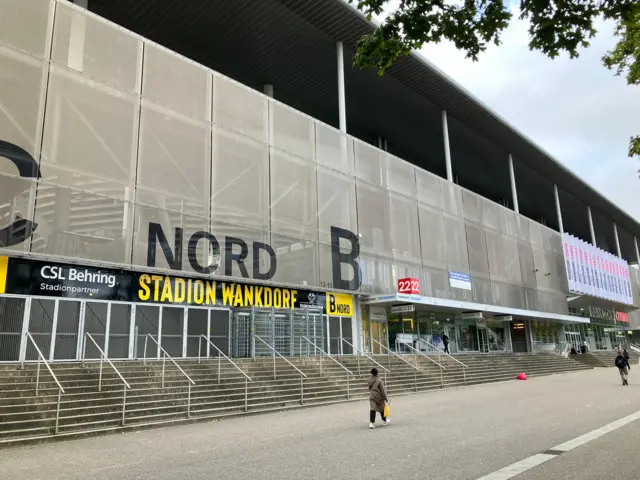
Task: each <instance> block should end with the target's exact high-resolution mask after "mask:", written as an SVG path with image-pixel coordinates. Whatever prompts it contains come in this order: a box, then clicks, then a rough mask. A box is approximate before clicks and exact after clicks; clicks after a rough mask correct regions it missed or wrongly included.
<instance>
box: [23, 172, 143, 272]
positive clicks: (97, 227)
mask: <svg viewBox="0 0 640 480" xmlns="http://www.w3.org/2000/svg"><path fill="white" fill-rule="evenodd" d="M35 212H36V219H37V221H38V228H37V230H36V231H35V233H34V235H33V237H32V246H31V250H32V251H33V252H34V253H46V254H48V255H61V256H66V257H75V258H84V259H89V260H102V261H105V262H115V263H129V251H130V250H129V247H130V244H131V215H130V212H131V205H130V204H128V203H126V202H124V201H122V200H119V199H116V198H111V197H105V196H102V195H96V194H93V193H89V192H84V191H81V190H72V189H69V188H64V187H58V186H54V185H51V184H48V183H44V182H41V183H40V184H39V185H38V191H37V196H36V211H35ZM145 260H146V259H145ZM145 264H146V262H145Z"/></svg>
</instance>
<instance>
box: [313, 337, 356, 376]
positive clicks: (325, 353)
mask: <svg viewBox="0 0 640 480" xmlns="http://www.w3.org/2000/svg"><path fill="white" fill-rule="evenodd" d="M303 339H304V340H306V341H307V342H309V343H310V344H311V345H312V346H313V347H314V348H316V349H317V350H320V351H321V352H322V353H323V354H324V355H326V356H327V357H329V358H330V359H331V360H332V361H333V362H334V363H336V364H337V365H339V366H340V367H342V369H343V370H346V371H347V372H348V373H349V375H353V372H352V371H351V370H349V369H348V368H347V367H345V366H344V365H343V364H341V363H340V362H339V361H338V360H336V359H335V358H333V357H332V356H331V355H329V354H328V353H327V352H325V351H324V350H323V349H321V348H320V347H319V346H318V345H316V344H315V343H313V342H312V341H311V340H309V339H308V338H307V337H305V336H302V338H301V339H300V340H303ZM321 365H322V364H321ZM320 373H321V374H322V372H320Z"/></svg>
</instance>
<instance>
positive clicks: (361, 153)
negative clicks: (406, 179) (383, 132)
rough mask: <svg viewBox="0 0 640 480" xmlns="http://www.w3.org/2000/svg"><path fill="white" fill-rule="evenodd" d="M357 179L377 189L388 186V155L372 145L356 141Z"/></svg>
mask: <svg viewBox="0 0 640 480" xmlns="http://www.w3.org/2000/svg"><path fill="white" fill-rule="evenodd" d="M354 153H355V159H356V177H357V178H358V179H360V180H364V181H365V182H368V183H370V184H372V185H375V186H376V187H384V186H386V185H387V182H386V178H385V168H384V165H385V163H386V154H385V152H383V151H382V150H379V149H377V148H375V147H372V146H371V145H368V144H366V143H364V142H361V141H359V140H354Z"/></svg>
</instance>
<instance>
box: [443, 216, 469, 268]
mask: <svg viewBox="0 0 640 480" xmlns="http://www.w3.org/2000/svg"><path fill="white" fill-rule="evenodd" d="M442 224H443V226H444V239H445V251H446V252H447V253H446V258H447V265H448V267H449V269H450V270H455V271H458V272H465V271H468V270H469V256H468V253H467V236H466V234H465V229H464V222H463V220H462V219H461V218H458V217H454V216H452V215H447V214H446V213H443V214H442Z"/></svg>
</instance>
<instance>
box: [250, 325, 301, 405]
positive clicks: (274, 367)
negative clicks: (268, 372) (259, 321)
mask: <svg viewBox="0 0 640 480" xmlns="http://www.w3.org/2000/svg"><path fill="white" fill-rule="evenodd" d="M253 338H255V339H256V340H258V341H260V342H261V343H263V344H264V345H266V346H267V348H269V350H271V352H272V353H273V379H274V380H275V379H276V378H277V373H276V355H277V356H278V357H280V358H282V359H283V360H284V361H285V362H287V363H288V364H289V365H290V366H292V367H293V368H295V369H296V371H297V372H298V373H299V374H300V404H304V379H305V378H307V376H306V375H305V373H304V372H303V371H302V370H300V369H299V368H298V367H296V366H295V365H294V364H293V363H291V362H290V361H289V360H288V359H287V358H286V357H284V356H283V355H281V354H280V352H278V351H277V350H276V349H275V348H273V347H272V346H271V345H269V344H268V343H267V342H265V341H264V340H263V339H262V338H260V337H259V336H258V335H254V336H253Z"/></svg>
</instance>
